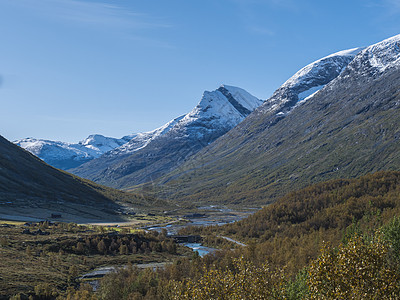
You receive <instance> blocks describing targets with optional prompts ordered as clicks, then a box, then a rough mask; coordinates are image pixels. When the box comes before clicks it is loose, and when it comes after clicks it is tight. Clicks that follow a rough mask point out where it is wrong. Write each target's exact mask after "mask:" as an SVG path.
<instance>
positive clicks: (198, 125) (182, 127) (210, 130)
mask: <svg viewBox="0 0 400 300" xmlns="http://www.w3.org/2000/svg"><path fill="white" fill-rule="evenodd" d="M261 104H262V101H261V100H259V99H257V98H256V97H254V96H252V95H250V94H249V93H248V92H246V91H245V90H243V89H240V88H236V87H232V86H226V85H223V86H221V87H220V88H218V89H217V90H215V91H212V92H204V94H203V97H202V99H201V101H200V102H199V104H198V105H197V106H196V107H195V108H194V109H193V110H192V111H191V112H189V113H188V114H186V115H184V116H181V117H178V118H176V119H174V120H172V121H171V122H169V123H167V124H166V125H165V126H163V127H161V128H159V129H156V130H155V131H153V132H151V133H150V138H149V139H148V140H147V141H146V142H145V143H141V142H140V140H139V139H138V138H133V139H132V140H131V141H129V142H128V143H127V144H125V145H123V146H122V147H119V148H116V149H114V150H113V151H110V152H108V153H106V154H104V155H103V156H102V157H100V158H98V159H95V160H92V161H90V162H88V163H86V164H83V165H81V166H80V167H78V168H76V169H73V170H71V171H72V172H73V173H74V174H77V175H79V176H82V177H85V178H88V179H91V180H94V181H96V182H99V183H102V184H105V185H108V186H112V187H117V188H124V187H128V186H132V185H136V184H140V183H144V182H149V181H152V180H154V179H156V178H158V177H160V176H161V175H164V174H166V173H167V172H170V171H172V170H174V169H176V168H177V167H179V166H180V165H181V164H182V163H183V162H184V161H185V160H186V159H187V158H188V157H190V156H191V155H193V154H195V153H197V152H198V151H199V150H201V149H202V148H204V147H205V146H207V145H209V144H210V143H212V142H213V141H215V140H216V139H217V138H219V137H220V136H222V135H223V134H225V133H226V132H227V131H229V130H230V129H232V128H233V127H234V126H236V125H237V124H238V123H240V122H241V121H243V120H244V118H245V117H246V116H248V115H249V114H250V113H251V112H252V111H254V109H255V108H257V107H258V106H260V105H261Z"/></svg>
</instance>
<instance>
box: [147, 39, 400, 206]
mask: <svg viewBox="0 0 400 300" xmlns="http://www.w3.org/2000/svg"><path fill="white" fill-rule="evenodd" d="M316 90H318V91H317V92H315V91H316ZM399 109H400V35H398V36H395V37H393V38H390V39H387V40H384V41H382V42H380V43H377V44H374V45H372V46H369V47H367V48H364V49H353V50H349V51H344V52H339V53H336V54H334V55H330V56H328V57H326V58H323V59H321V60H319V61H317V62H315V63H313V64H310V65H309V66H306V67H305V68H303V69H302V70H300V71H299V72H297V73H296V74H295V75H294V76H293V77H292V78H290V79H289V80H288V81H287V82H286V83H284V84H283V85H282V87H280V88H279V89H278V90H277V91H276V92H275V93H274V94H273V95H272V97H271V98H269V99H268V100H266V101H265V103H264V104H263V105H262V106H260V107H259V108H258V109H257V110H255V112H253V113H252V114H250V115H249V116H248V117H247V118H246V119H245V120H244V121H243V122H241V123H240V124H239V125H238V126H236V127H235V128H234V129H232V130H231V131H229V132H228V133H227V134H225V135H224V136H222V137H221V138H219V139H218V140H216V141H215V142H214V143H212V144H211V145H209V146H208V147H206V148H204V149H202V150H201V151H200V152H199V153H197V154H196V155H194V156H192V157H191V158H190V159H189V160H188V161H187V162H185V163H184V164H183V165H182V166H180V168H179V170H175V171H174V172H172V173H170V174H168V175H166V176H163V177H162V178H160V179H159V180H158V181H157V182H155V183H154V184H155V185H158V187H157V189H158V190H162V191H163V193H160V195H164V196H166V197H169V198H172V199H175V200H176V201H181V202H186V203H204V202H212V203H221V202H222V203H231V204H234V203H236V204H247V205H249V204H250V205H251V203H259V204H260V203H268V202H271V201H274V200H275V199H276V198H277V197H278V196H281V195H283V194H285V193H286V192H288V191H292V190H295V189H298V188H301V187H304V186H306V185H309V184H311V183H313V182H320V181H324V180H327V179H331V178H339V177H356V176H359V175H363V174H366V173H369V172H375V171H378V170H398V169H399V168H400V140H399V139H400V126H399V125H400V110H399Z"/></svg>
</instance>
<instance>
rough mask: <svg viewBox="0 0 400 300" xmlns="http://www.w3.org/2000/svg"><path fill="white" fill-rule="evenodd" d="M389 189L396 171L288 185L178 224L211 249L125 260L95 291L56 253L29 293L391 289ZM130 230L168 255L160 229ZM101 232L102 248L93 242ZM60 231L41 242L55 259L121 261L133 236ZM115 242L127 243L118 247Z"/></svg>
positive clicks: (398, 271) (396, 286) (275, 294)
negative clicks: (268, 200) (239, 212)
mask: <svg viewBox="0 0 400 300" xmlns="http://www.w3.org/2000/svg"><path fill="white" fill-rule="evenodd" d="M399 196H400V172H379V173H375V174H370V175H367V176H364V177H361V178H359V179H352V180H334V181H329V182H325V183H321V184H317V185H314V186H310V187H308V188H305V189H303V190H300V191H297V192H293V193H290V194H288V195H287V196H285V197H283V198H282V199H280V200H279V201H278V202H276V203H274V204H271V205H269V206H267V207H265V208H264V209H262V210H260V211H258V212H257V213H255V214H254V215H252V216H251V217H249V218H247V219H245V220H242V221H240V222H238V223H234V224H229V225H225V226H219V227H218V226H216V227H204V228H193V227H191V228H186V229H184V230H183V231H182V233H184V234H201V235H202V236H203V237H204V241H205V242H213V243H214V244H215V245H219V246H220V247H221V248H225V249H222V250H221V251H218V252H215V253H214V254H213V255H207V256H205V257H199V256H198V255H196V254H194V255H192V257H180V258H179V259H177V260H175V261H174V262H173V263H171V264H169V265H165V266H164V267H163V268H159V269H146V270H139V269H138V268H137V267H135V266H134V265H133V264H129V267H127V268H121V269H120V270H119V271H118V272H116V273H111V274H108V275H106V276H105V277H104V278H103V279H102V280H101V281H100V287H99V289H98V290H97V291H95V292H94V291H92V289H91V288H90V287H89V286H88V285H85V284H84V283H82V282H81V283H80V284H79V283H78V282H76V281H73V279H72V278H74V276H73V275H72V274H76V272H77V271H78V273H79V272H84V270H85V269H84V267H85V265H84V264H83V263H78V262H76V265H70V267H69V268H67V265H66V262H65V260H63V259H61V261H60V262H59V263H58V264H57V266H64V267H63V268H64V269H63V270H64V272H63V273H62V274H63V276H64V279H63V280H64V281H63V282H64V285H63V286H57V285H54V283H55V282H54V281H53V282H52V280H54V278H49V277H47V278H44V277H43V278H44V279H45V280H44V282H47V283H46V284H47V285H45V286H43V284H42V285H40V284H39V285H38V286H36V289H35V291H34V293H33V294H31V295H33V297H36V298H37V299H55V298H56V297H57V298H58V299H83V300H85V299H110V300H113V299H142V300H143V299H147V300H148V299H204V300H206V299H398V297H399V296H398V295H400V257H399V249H400V217H399V216H400V213H399V209H400V197H399ZM64 226H65V225H64ZM70 226H72V225H70ZM246 232H247V233H246ZM81 234H82V233H81ZM222 236H228V237H231V238H233V239H236V240H239V241H241V242H243V243H245V244H246V245H247V246H236V248H235V249H233V243H227V242H226V240H225V239H223V238H221V237H222ZM138 237H139V236H138ZM140 239H141V241H142V242H144V243H145V245H146V246H144V248H143V249H142V250H140V251H142V253H143V255H146V254H147V253H148V254H152V255H158V257H161V256H162V255H165V256H164V257H169V258H171V257H172V256H168V255H172V254H171V253H173V252H174V249H173V246H171V245H172V244H170V243H169V241H168V239H166V238H165V237H164V236H163V234H161V235H158V236H153V235H145V234H144V235H140ZM157 239H158V240H157ZM101 240H103V242H104V246H105V247H104V248H103V246H101V245H100V246H99V243H100V242H101ZM65 241H67V242H65V243H59V246H60V248H59V249H54V250H55V252H51V251H50V252H51V253H53V255H55V256H54V257H58V256H60V252H61V253H63V254H61V257H64V259H67V257H68V259H73V258H74V257H76V258H78V257H79V256H78V254H77V252H81V253H85V255H86V256H87V257H89V258H90V257H91V256H92V255H93V256H96V257H97V258H100V257H101V258H104V259H105V258H118V257H120V258H122V259H125V261H126V260H127V258H128V257H132V256H127V254H122V253H125V251H126V250H127V251H132V252H133V249H134V247H130V246H129V245H130V243H131V242H132V241H134V242H135V243H136V241H135V238H134V237H133V236H131V238H128V237H127V236H124V235H121V236H120V237H119V240H118V238H117V239H114V240H113V238H112V237H110V236H109V235H107V234H106V233H101V232H96V233H91V237H86V238H85V237H82V239H81V240H78V239H75V240H74V239H70V238H68V239H65ZM1 242H2V245H3V246H2V247H4V248H5V249H7V248H8V247H10V245H9V241H8V240H2V241H1ZM113 242H114V246H112V244H113ZM152 242H153V244H152ZM163 242H164V244H163ZM25 243H26V242H25ZM79 243H82V244H79ZM146 243H148V244H146ZM95 244H97V246H95ZM61 245H63V246H61ZM121 245H126V246H127V247H126V248H125V247H123V248H124V249H123V250H121V249H122V248H121ZM147 245H148V246H147ZM150 245H152V247H151V246H150ZM168 245H169V247H170V248H169V247H168ZM27 248H28V245H26V246H25V250H24V255H32V254H31V253H30V252H33V253H35V254H34V256H33V257H34V258H35V259H36V260H39V259H42V255H41V254H40V253H38V252H37V250H38V249H37V248H35V249H34V251H31V250H27ZM150 248H151V250H150ZM21 249H22V248H21ZM103 250H104V252H102V251H103ZM47 251H49V249H48V250H47ZM57 251H58V252H57ZM105 251H107V253H105ZM158 251H161V252H158ZM178 251H179V249H178ZM129 253H130V252H129ZM130 255H132V254H130ZM135 255H138V254H135ZM30 257H32V256H30ZM26 259H27V258H25V259H24V260H26ZM81 259H82V256H81ZM131 261H133V262H135V261H134V260H132V259H131ZM86 263H87V264H88V263H90V259H88V258H87V262H86ZM108 263H109V262H108ZM30 271H31V272H32V270H30ZM71 273H72V274H71ZM2 274H3V273H2ZM35 274H37V272H36V273H35ZM68 276H69V277H68ZM14 280H15V279H14ZM61 281H62V280H61ZM61 281H60V282H61ZM68 285H69V287H68ZM54 286H55V287H56V288H55V290H53V289H54ZM50 287H51V288H50ZM60 290H62V292H60ZM53 292H54V294H52V293H53ZM56 295H57V296H56ZM39 296H40V297H41V298H39Z"/></svg>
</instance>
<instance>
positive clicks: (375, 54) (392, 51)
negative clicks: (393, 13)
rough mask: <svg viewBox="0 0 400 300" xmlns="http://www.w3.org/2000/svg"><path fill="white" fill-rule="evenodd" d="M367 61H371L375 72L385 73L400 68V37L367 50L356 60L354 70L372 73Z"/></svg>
mask: <svg viewBox="0 0 400 300" xmlns="http://www.w3.org/2000/svg"><path fill="white" fill-rule="evenodd" d="M365 61H369V64H370V66H371V67H372V68H373V69H374V71H375V72H378V73H383V72H385V71H386V70H389V69H391V68H398V67H400V35H396V36H394V37H391V38H388V39H386V40H383V41H381V42H379V43H376V44H374V45H371V46H369V47H367V48H365V49H364V50H363V51H362V52H360V54H359V55H357V57H356V58H355V59H354V63H353V64H352V65H353V67H354V68H358V69H361V71H364V72H370V71H371V70H369V68H368V67H367V65H366V64H364V62H365Z"/></svg>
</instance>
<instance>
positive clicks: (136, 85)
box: [0, 0, 400, 142]
mask: <svg viewBox="0 0 400 300" xmlns="http://www.w3.org/2000/svg"><path fill="white" fill-rule="evenodd" d="M399 18H400V0H346V1H343V0H336V1H321V0H202V1H194V0H192V1H190V0H168V1H166V0H147V1H143V0H140V1H137V0H114V1H111V0H108V1H106V0H0V105H1V106H0V128H1V131H0V135H2V136H4V137H5V138H7V139H9V140H11V141H13V140H16V139H21V138H26V137H34V138H41V139H50V140H58V141H65V142H78V141H80V140H82V139H84V138H86V137H87V136H88V135H90V134H103V135H105V136H112V137H118V138H119V137H122V136H124V135H127V134H132V133H137V132H144V131H150V130H153V129H155V128H157V127H160V126H162V125H163V124H165V123H166V122H168V121H169V120H171V119H173V118H175V117H177V116H179V115H182V114H185V113H187V112H189V111H190V110H191V109H193V108H194V107H195V106H196V105H197V103H198V102H199V101H200V99H201V96H202V94H203V92H204V91H205V90H208V91H211V90H215V89H217V88H218V87H219V86H220V85H221V84H228V85H233V86H238V87H241V88H243V89H245V90H247V91H248V92H250V93H251V94H253V95H254V96H256V97H258V98H260V99H263V100H264V99H267V98H268V97H270V96H271V95H272V93H273V92H274V90H275V89H277V88H278V87H279V86H280V85H281V84H283V83H284V82H285V81H286V80H287V79H288V78H289V77H291V76H292V75H293V74H294V73H295V72H297V71H298V70H299V69H300V68H302V67H304V66H305V65H307V64H309V63H311V62H313V61H315V60H317V59H319V58H321V57H324V56H327V55H329V54H331V53H334V52H337V51H340V50H344V49H349V48H354V47H361V46H368V45H370V44H374V43H377V42H379V41H381V40H383V39H386V38H389V37H391V36H394V35H396V34H399V33H400V22H399V21H398V20H399Z"/></svg>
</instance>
